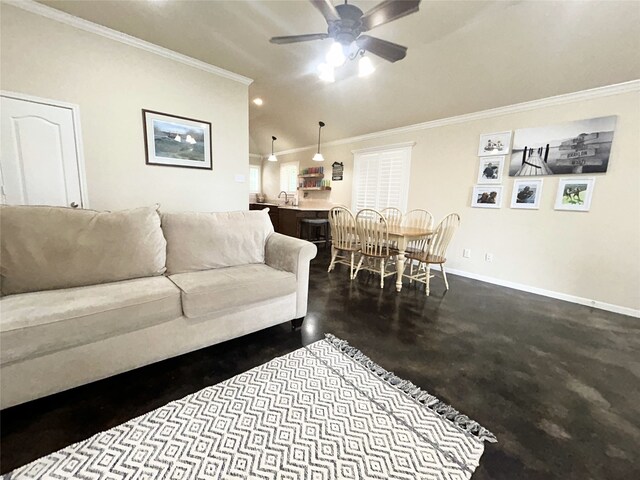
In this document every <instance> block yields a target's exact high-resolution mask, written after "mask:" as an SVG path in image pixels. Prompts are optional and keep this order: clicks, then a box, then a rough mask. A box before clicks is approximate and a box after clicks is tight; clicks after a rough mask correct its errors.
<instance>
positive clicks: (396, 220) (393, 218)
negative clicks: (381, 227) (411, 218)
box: [380, 207, 402, 227]
mask: <svg viewBox="0 0 640 480" xmlns="http://www.w3.org/2000/svg"><path fill="white" fill-rule="evenodd" d="M380 213H381V214H382V216H383V217H384V218H385V219H386V220H387V225H389V226H390V227H391V226H394V227H399V226H400V225H401V224H402V210H400V209H399V208H396V207H387V208H383V209H382V210H380Z"/></svg>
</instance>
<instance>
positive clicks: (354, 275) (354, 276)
mask: <svg viewBox="0 0 640 480" xmlns="http://www.w3.org/2000/svg"><path fill="white" fill-rule="evenodd" d="M363 260H364V255H362V256H361V257H360V261H359V262H358V266H357V267H356V273H354V274H353V280H355V279H356V277H357V276H358V272H359V271H360V267H362V261H363Z"/></svg>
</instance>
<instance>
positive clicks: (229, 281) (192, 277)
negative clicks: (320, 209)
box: [169, 264, 296, 318]
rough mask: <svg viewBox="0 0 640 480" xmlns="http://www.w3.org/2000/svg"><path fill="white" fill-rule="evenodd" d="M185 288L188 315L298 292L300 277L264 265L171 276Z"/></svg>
mask: <svg viewBox="0 0 640 480" xmlns="http://www.w3.org/2000/svg"><path fill="white" fill-rule="evenodd" d="M169 278H170V279H171V280H172V281H173V282H174V283H175V284H176V285H177V286H178V287H180V290H182V311H183V312H184V315H185V316H186V317H188V318H196V317H201V316H203V315H207V314H210V313H214V312H218V311H221V310H226V309H229V308H242V307H243V306H245V305H251V304H255V303H258V302H262V301H265V300H270V299H274V298H278V297H282V296H285V295H289V294H292V293H295V292H296V276H295V275H294V274H293V273H289V272H284V271H282V270H277V269H275V268H272V267H269V266H268V265H264V264H251V265H240V266H237V267H227V268H216V269H213V270H204V271H201V272H190V273H179V274H176V275H171V276H170V277H169Z"/></svg>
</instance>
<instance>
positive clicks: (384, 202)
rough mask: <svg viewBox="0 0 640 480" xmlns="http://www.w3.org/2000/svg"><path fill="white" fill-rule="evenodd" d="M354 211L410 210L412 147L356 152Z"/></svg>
mask: <svg viewBox="0 0 640 480" xmlns="http://www.w3.org/2000/svg"><path fill="white" fill-rule="evenodd" d="M353 161H354V169H353V170H354V173H353V198H352V203H351V205H352V208H353V210H354V211H356V212H357V211H359V210H362V209H363V208H373V209H375V210H382V209H383V208H387V207H396V208H399V209H400V210H402V211H403V212H404V211H406V209H407V199H408V196H409V170H410V167H411V147H410V146H409V147H388V148H384V147H383V148H380V149H376V150H374V151H366V152H354V159H353Z"/></svg>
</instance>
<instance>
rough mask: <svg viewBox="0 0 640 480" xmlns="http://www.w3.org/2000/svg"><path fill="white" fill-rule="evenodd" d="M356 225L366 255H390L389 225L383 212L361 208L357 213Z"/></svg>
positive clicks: (362, 249)
mask: <svg viewBox="0 0 640 480" xmlns="http://www.w3.org/2000/svg"><path fill="white" fill-rule="evenodd" d="M356 226H357V231H358V240H359V241H360V247H361V251H362V253H363V254H364V255H369V256H372V257H388V256H389V226H388V224H387V219H386V218H384V216H383V215H382V213H381V212H378V211H377V210H373V209H371V208H365V209H363V210H360V211H359V212H358V214H357V215H356Z"/></svg>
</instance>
